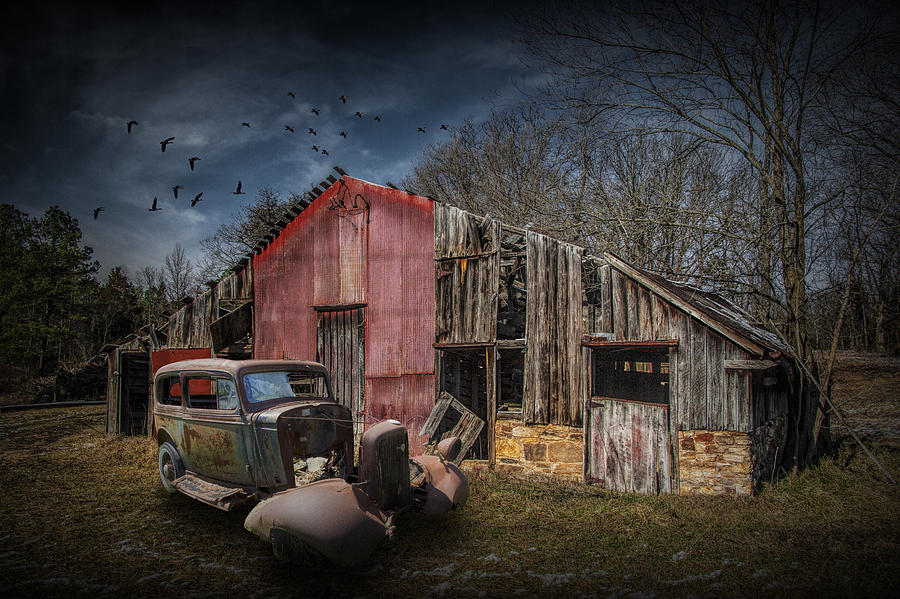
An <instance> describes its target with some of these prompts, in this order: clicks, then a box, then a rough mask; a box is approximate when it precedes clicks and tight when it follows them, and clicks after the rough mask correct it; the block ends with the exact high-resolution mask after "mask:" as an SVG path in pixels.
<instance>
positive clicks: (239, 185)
mask: <svg viewBox="0 0 900 599" xmlns="http://www.w3.org/2000/svg"><path fill="white" fill-rule="evenodd" d="M231 193H233V194H234V195H236V196H239V195H246V192H243V191H241V180H240V179H238V186H237V189H235V190H234V191H232V192H231ZM197 197H200V196H197Z"/></svg>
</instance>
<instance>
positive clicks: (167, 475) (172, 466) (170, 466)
mask: <svg viewBox="0 0 900 599" xmlns="http://www.w3.org/2000/svg"><path fill="white" fill-rule="evenodd" d="M183 475H184V464H183V463H182V462H181V456H180V455H178V450H177V449H175V446H174V445H172V444H171V443H169V442H168V441H167V442H165V443H163V444H162V445H160V446H159V478H160V480H161V481H162V486H163V488H164V489H165V490H166V491H168V492H169V493H174V492H175V491H177V489H176V488H175V484H174V483H175V479H177V478H178V477H180V476H183Z"/></svg>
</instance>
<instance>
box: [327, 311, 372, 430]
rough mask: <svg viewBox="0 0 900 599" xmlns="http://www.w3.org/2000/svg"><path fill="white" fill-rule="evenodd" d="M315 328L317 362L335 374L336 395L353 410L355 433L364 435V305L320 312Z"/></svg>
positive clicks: (332, 379) (332, 384) (333, 382)
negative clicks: (351, 308) (362, 306)
mask: <svg viewBox="0 0 900 599" xmlns="http://www.w3.org/2000/svg"><path fill="white" fill-rule="evenodd" d="M316 329H317V331H316V361H318V362H321V363H322V364H324V365H325V368H327V369H328V372H330V373H332V376H331V386H332V387H333V390H334V396H335V398H336V399H337V400H338V402H339V403H340V404H341V405H344V406H346V407H347V408H349V409H350V410H351V411H352V412H353V422H354V426H353V432H354V434H356V435H357V436H358V435H361V434H362V432H363V424H364V418H363V413H364V408H365V387H366V382H365V371H366V370H365V365H366V359H365V345H366V337H365V331H366V312H365V308H356V309H353V310H331V311H327V312H326V311H323V312H319V313H318V325H317V327H316Z"/></svg>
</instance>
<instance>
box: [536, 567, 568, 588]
mask: <svg viewBox="0 0 900 599" xmlns="http://www.w3.org/2000/svg"><path fill="white" fill-rule="evenodd" d="M528 575H529V576H531V577H532V578H539V579H540V580H541V582H543V583H544V586H545V587H549V586H551V585H553V586H559V585H562V584H567V583H569V582H571V580H572V579H573V578H575V577H576V576H577V574H573V573H571V572H566V573H564V574H554V573H547V574H540V573H538V572H532V571H531V570H528Z"/></svg>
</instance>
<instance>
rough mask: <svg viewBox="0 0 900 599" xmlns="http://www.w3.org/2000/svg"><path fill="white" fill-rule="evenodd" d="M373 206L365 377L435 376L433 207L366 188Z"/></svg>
mask: <svg viewBox="0 0 900 599" xmlns="http://www.w3.org/2000/svg"><path fill="white" fill-rule="evenodd" d="M363 188H364V190H363V195H364V196H365V197H366V199H367V200H368V201H369V203H370V205H371V209H370V222H371V226H370V228H369V272H368V296H369V311H368V314H367V318H368V329H367V331H366V374H367V375H368V376H377V377H382V376H398V375H400V374H423V373H429V374H431V373H433V371H434V349H433V347H432V343H433V342H434V259H433V252H434V203H433V202H432V201H431V200H429V199H427V198H423V197H419V196H414V195H409V194H407V193H405V192H402V191H397V190H391V189H385V188H382V187H376V186H374V185H371V184H364V185H363Z"/></svg>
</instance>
